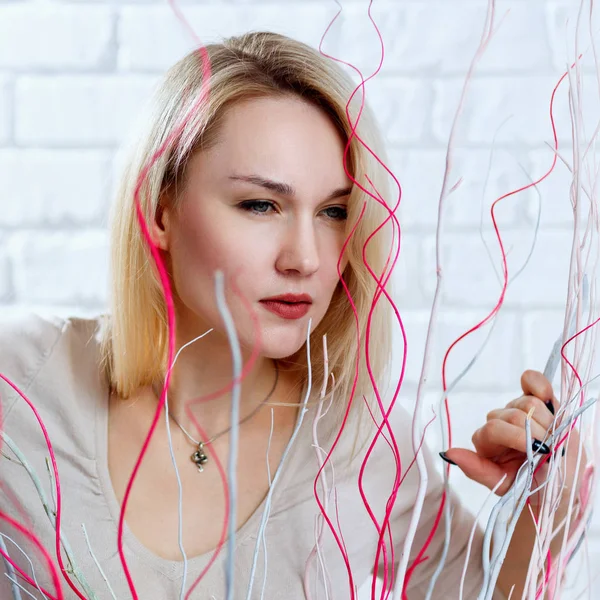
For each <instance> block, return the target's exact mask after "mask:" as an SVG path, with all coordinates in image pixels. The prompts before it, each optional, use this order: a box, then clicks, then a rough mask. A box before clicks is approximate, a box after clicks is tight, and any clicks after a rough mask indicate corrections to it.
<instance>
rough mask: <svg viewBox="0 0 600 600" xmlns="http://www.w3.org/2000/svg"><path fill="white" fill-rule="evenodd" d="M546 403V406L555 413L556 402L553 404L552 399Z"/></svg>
mask: <svg viewBox="0 0 600 600" xmlns="http://www.w3.org/2000/svg"><path fill="white" fill-rule="evenodd" d="M544 404H545V405H546V408H547V409H548V410H549V411H550V412H551V413H552V414H554V404H552V400H547V401H546V402H544Z"/></svg>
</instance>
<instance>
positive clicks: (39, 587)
mask: <svg viewBox="0 0 600 600" xmlns="http://www.w3.org/2000/svg"><path fill="white" fill-rule="evenodd" d="M4 538H6V539H7V540H8V541H9V542H10V543H11V544H12V545H13V546H15V548H16V549H17V550H18V551H19V552H20V553H21V554H22V555H23V556H24V557H25V560H26V561H27V562H28V563H29V568H30V569H31V578H32V579H33V582H34V583H35V587H36V589H37V591H38V592H39V593H40V594H41V595H42V596H43V597H44V598H46V599H47V598H48V596H46V594H44V592H42V588H41V586H40V584H39V582H38V580H37V577H36V575H35V569H34V567H33V563H32V562H31V559H30V558H29V556H28V555H27V553H26V552H25V550H23V548H21V546H19V544H17V542H15V540H13V539H12V538H11V537H10V536H9V535H7V534H6V533H2V532H0V540H2V542H4Z"/></svg>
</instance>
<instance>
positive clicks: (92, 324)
mask: <svg viewBox="0 0 600 600" xmlns="http://www.w3.org/2000/svg"><path fill="white" fill-rule="evenodd" d="M102 322H103V318H102V315H100V316H97V317H87V318H86V317H77V316H72V317H63V316H58V315H42V314H38V313H34V312H27V313H20V314H17V315H10V316H6V315H3V316H0V375H1V377H0V379H1V380H2V381H0V395H1V396H2V408H3V412H4V413H5V414H4V416H6V414H7V413H8V411H10V409H11V408H12V404H13V403H14V400H15V399H16V397H17V395H18V393H17V392H16V390H15V389H14V388H13V387H12V386H11V385H10V383H13V384H14V385H15V386H17V387H18V388H19V389H21V390H22V391H24V392H25V391H26V390H27V389H28V388H29V386H30V385H31V383H32V382H33V381H34V380H35V379H36V378H37V377H38V375H39V374H40V372H41V371H42V370H43V369H44V368H45V367H46V365H47V364H48V363H49V361H50V360H51V358H52V357H53V356H54V354H55V353H56V351H57V348H60V349H61V354H64V353H65V352H63V351H66V354H67V355H71V356H79V357H81V356H82V355H83V354H85V348H86V347H87V346H89V344H90V343H92V344H97V341H98V339H97V337H98V333H99V331H100V328H101V324H102ZM9 382H10V383H9Z"/></svg>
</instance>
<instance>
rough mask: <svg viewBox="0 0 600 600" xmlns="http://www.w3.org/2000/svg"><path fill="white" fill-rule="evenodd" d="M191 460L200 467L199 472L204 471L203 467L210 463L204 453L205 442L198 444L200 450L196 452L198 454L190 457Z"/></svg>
mask: <svg viewBox="0 0 600 600" xmlns="http://www.w3.org/2000/svg"><path fill="white" fill-rule="evenodd" d="M190 458H191V460H192V462H193V463H195V465H196V466H197V467H198V471H200V472H202V471H204V468H203V465H205V464H206V463H207V462H208V456H207V455H206V453H205V452H204V443H203V442H200V443H199V444H198V449H197V450H196V452H194V454H192V455H191V456H190Z"/></svg>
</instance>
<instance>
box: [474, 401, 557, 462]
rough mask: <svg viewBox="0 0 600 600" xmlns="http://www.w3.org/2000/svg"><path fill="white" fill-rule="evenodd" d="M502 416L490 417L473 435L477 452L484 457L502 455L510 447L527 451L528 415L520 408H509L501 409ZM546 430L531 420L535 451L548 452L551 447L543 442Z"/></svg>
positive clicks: (533, 448) (523, 451)
mask: <svg viewBox="0 0 600 600" xmlns="http://www.w3.org/2000/svg"><path fill="white" fill-rule="evenodd" d="M499 412H500V413H502V415H501V416H502V418H496V419H490V420H489V421H488V422H487V423H486V424H485V425H484V426H483V427H481V428H480V429H478V430H477V431H476V432H475V433H474V434H473V437H472V441H473V445H474V446H475V449H476V450H477V454H479V455H480V456H482V457H484V458H494V457H496V456H500V455H502V454H503V453H504V451H505V450H506V449H507V448H508V449H511V450H516V451H517V452H522V453H524V454H525V453H526V452H527V436H526V434H525V420H526V419H527V415H526V414H525V413H524V412H523V411H522V410H519V409H516V408H507V409H502V410H500V411H499ZM545 434H546V430H545V428H543V427H542V426H541V425H540V424H539V423H536V422H535V421H534V420H533V419H532V420H531V437H532V440H533V445H532V450H533V452H534V453H536V452H539V453H541V454H548V453H549V452H550V449H549V448H548V446H547V445H545V444H544V443H543V439H544V437H545Z"/></svg>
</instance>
